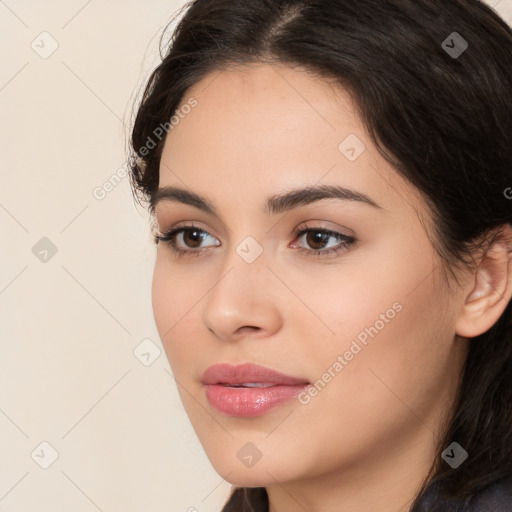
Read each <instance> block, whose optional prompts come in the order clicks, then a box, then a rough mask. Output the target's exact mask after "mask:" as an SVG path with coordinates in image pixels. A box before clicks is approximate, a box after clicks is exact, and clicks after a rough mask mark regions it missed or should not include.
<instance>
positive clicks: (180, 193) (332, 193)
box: [150, 185, 383, 217]
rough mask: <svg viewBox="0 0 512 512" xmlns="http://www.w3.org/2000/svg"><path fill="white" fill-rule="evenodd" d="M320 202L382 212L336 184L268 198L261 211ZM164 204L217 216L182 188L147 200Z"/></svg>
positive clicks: (363, 197)
mask: <svg viewBox="0 0 512 512" xmlns="http://www.w3.org/2000/svg"><path fill="white" fill-rule="evenodd" d="M322 199H342V200H348V201H358V202H361V203H363V204H367V205H370V206H372V207H374V208H378V209H381V210H383V208H382V206H380V205H378V204H377V203H376V202H375V201H374V200H373V199H371V198H370V197H368V196H367V195H365V194H363V193H361V192H357V191H356V190H351V189H349V188H345V187H342V186H338V185H316V186H312V187H305V188H298V189H294V190H291V191H289V192H286V193H284V194H279V195H274V196H270V197H269V198H268V199H267V201H266V203H265V208H264V210H263V211H264V213H265V214H267V215H276V214H278V213H282V212H285V211H287V210H291V209H293V208H296V207H298V206H303V205H307V204H310V203H313V202H316V201H320V200H322ZM163 201H171V202H179V203H183V204H188V205H190V206H194V207H195V208H198V209H199V210H202V211H204V212H206V213H210V214H212V215H215V216H217V217H218V213H217V209H216V208H215V206H214V205H213V204H212V203H211V202H210V201H208V199H206V198H205V197H202V196H200V195H198V194H196V193H195V192H190V191H188V190H185V189H182V188H178V187H171V186H167V187H161V188H159V189H158V190H157V191H156V192H155V193H154V194H153V196H152V197H151V199H150V207H151V209H152V210H154V209H155V207H156V205H157V204H158V203H160V202H163Z"/></svg>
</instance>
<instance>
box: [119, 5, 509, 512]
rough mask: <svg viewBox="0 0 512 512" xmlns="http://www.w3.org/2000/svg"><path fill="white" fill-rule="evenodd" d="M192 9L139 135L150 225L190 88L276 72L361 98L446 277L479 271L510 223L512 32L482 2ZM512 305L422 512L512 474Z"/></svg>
mask: <svg viewBox="0 0 512 512" xmlns="http://www.w3.org/2000/svg"><path fill="white" fill-rule="evenodd" d="M184 8H186V13H185V15H184V16H183V17H182V19H181V20H180V22H179V23H178V25H177V27H176V29H175V30H174V32H173V34H172V37H171V39H170V40H169V41H168V42H167V43H166V44H165V46H166V47H165V51H164V52H163V55H162V48H160V52H161V59H162V62H161V63H160V64H159V65H158V67H157V68H156V69H155V70H154V71H153V72H152V74H151V75H150V77H149V80H148V81H147V83H146V85H145V87H144V89H143V93H142V95H141V97H140V98H139V105H138V108H137V111H136V115H135V117H134V121H133V129H132V133H131V140H130V156H129V168H130V179H131V184H132V188H133V191H134V193H135V195H136V199H138V200H140V199H142V200H144V201H146V202H147V203H148V205H149V210H150V212H151V213H152V214H154V208H153V205H152V202H151V199H152V197H153V196H154V194H155V192H156V190H157V188H158V183H159V165H160V158H161V153H162V148H163V145H164V142H165V137H163V138H162V137H156V138H157V139H158V141H157V142H155V141H154V138H155V134H156V133H159V132H158V127H159V126H168V125H169V124H167V125H165V123H166V122H167V123H168V121H169V120H170V119H171V117H172V116H173V115H174V113H175V112H176V111H177V109H178V107H179V106H180V102H182V101H184V99H185V95H186V93H187V90H188V89H189V88H190V87H191V86H193V85H194V84H196V83H197V82H198V81H200V80H201V79H202V78H204V77H205V76H206V75H207V74H208V73H211V72H213V71H219V72H220V71H222V70H226V69H228V68H230V67H232V66H244V65H250V64H252V63H273V62H276V63H284V64H286V65H288V66H290V67H293V66H298V67H302V68H303V69H306V70H308V71H309V72H311V73H312V74H315V75H317V76H319V77H324V78H326V79H331V80H332V79H334V80H335V82H336V83H338V84H339V85H340V86H342V87H343V88H345V90H347V91H348V92H349V93H350V95H351V97H352V98H353V100H354V104H355V107H356V109H357V112H358V114H359V116H360V117H361V119H362V121H363V122H364V126H365V128H366V129H367V130H368V134H369V135H370V137H371V140H372V142H373V143H374V144H375V145H376V147H377V148H378V150H379V152H380V153H381V154H382V156H383V157H384V158H385V159H386V160H387V161H388V162H389V163H390V164H391V165H392V166H393V167H394V169H396V171H397V172H398V173H400V174H401V175H402V176H403V177H404V178H405V179H406V180H407V181H408V182H409V183H411V184H412V185H413V186H414V187H415V188H416V189H417V190H418V191H419V192H420V193H421V197H422V198H423V199H424V201H425V203H426V204H427V206H428V209H429V212H430V213H431V218H432V221H433V222H432V226H434V228H433V229H434V236H433V237H432V238H433V239H432V244H433V246H434V247H435V249H436V251H437V252H438V254H439V256H440V257H441V261H442V262H446V265H444V263H443V265H442V268H443V271H444V268H445V266H446V269H447V270H449V271H450V272H451V273H452V275H454V276H455V273H454V269H456V268H457V267H459V266H462V267H463V268H470V267H471V265H472V264H473V263H474V261H475V259H474V254H475V249H476V248H482V247H483V246H484V245H483V244H484V242H485V243H486V244H487V245H486V247H489V246H490V245H491V244H492V243H493V242H494V241H495V240H496V239H497V237H498V236H499V235H500V232H501V230H500V228H502V227H503V226H504V225H506V224H509V225H512V201H511V200H510V199H508V198H507V194H506V192H505V191H506V190H507V189H508V190H512V189H510V188H508V187H511V186H512V135H511V134H512V30H511V28H510V27H509V26H508V25H507V24H506V23H505V21H503V20H502V19H501V18H500V17H499V16H498V15H497V14H496V13H495V12H494V11H493V10H492V9H491V8H490V7H488V6H487V5H485V4H484V3H482V2H481V1H479V0H449V1H446V0H236V1H233V0H196V1H192V2H188V3H187V4H185V6H184ZM180 13H181V11H179V12H178V13H177V14H180ZM173 21H174V18H173ZM453 32H457V33H458V34H459V35H460V36H461V37H462V38H463V39H464V40H465V41H466V42H467V43H468V47H467V49H466V50H465V51H464V52H463V53H462V54H460V55H453V54H449V53H448V51H447V49H445V47H446V43H443V42H445V41H450V38H452V40H453V37H456V36H454V35H453ZM164 34H165V30H164ZM164 34H163V35H164ZM163 35H162V37H163ZM160 44H161V46H162V40H161V41H160ZM449 46H454V43H453V41H450V45H449ZM150 139H152V140H153V145H154V147H153V148H152V149H151V150H150V151H148V150H147V147H148V144H147V143H148V140H150ZM144 147H146V150H145V151H141V148H144ZM445 277H446V274H445ZM511 304H512V302H511V301H509V302H508V304H507V306H506V309H505V311H504V312H503V314H502V315H501V317H500V318H499V320H498V321H497V322H496V323H495V324H494V325H493V326H492V328H491V329H489V330H488V331H487V332H485V333H483V334H481V335H479V336H476V337H474V338H471V339H470V342H469V350H468V353H467V359H466V361H465V365H464V368H463V371H462V374H461V376H460V380H459V383H458V389H457V396H456V397H455V399H454V405H453V407H452V409H451V410H450V416H449V422H447V424H446V425H445V426H444V430H443V432H442V435H440V439H439V446H438V452H437V455H438V456H437V457H436V459H435V460H434V461H433V464H432V467H431V469H430V471H429V474H428V475H427V476H426V478H425V480H424V482H423V486H422V488H421V491H420V492H419V493H418V495H417V496H416V499H415V501H414V503H413V505H412V508H411V510H416V507H417V506H418V503H419V499H420V497H421V496H422V494H423V493H424V492H425V490H426V488H427V485H428V484H432V485H434V484H436V485H441V484H442V492H440V493H439V494H438V495H437V496H436V499H435V501H434V502H433V503H432V506H431V507H430V508H429V510H430V511H431V512H436V511H437V510H441V508H442V505H443V503H445V501H444V500H446V499H448V498H450V497H458V498H461V501H459V502H458V503H461V505H460V506H461V507H462V508H454V509H453V510H454V511H455V510H460V511H462V510H464V509H465V505H466V504H470V503H471V500H472V499H473V498H474V495H475V494H477V493H478V492H479V491H480V490H482V489H484V488H485V487H487V486H489V485H491V484H492V483H494V482H497V481H498V480H500V479H501V478H505V477H507V478H510V477H511V476H512V385H511V384H512V378H511V377H512V310H511V307H512V306H511ZM452 441H456V442H457V443H459V444H460V445H461V446H462V447H463V448H464V449H465V450H466V451H467V452H468V454H469V457H468V459H467V460H466V461H465V462H464V463H463V464H462V465H461V466H460V467H458V468H457V469H452V468H451V467H449V466H448V465H447V464H445V463H443V462H442V461H441V453H442V451H443V450H444V449H445V448H446V447H447V446H448V445H449V444H450V443H451V442H452ZM232 498H233V499H232V500H230V503H229V504H227V505H226V508H225V509H224V510H225V511H226V512H228V511H233V512H234V511H252V510H267V508H266V507H267V506H268V499H267V496H266V492H265V489H264V488H238V489H236V490H235V491H234V492H233V494H232Z"/></svg>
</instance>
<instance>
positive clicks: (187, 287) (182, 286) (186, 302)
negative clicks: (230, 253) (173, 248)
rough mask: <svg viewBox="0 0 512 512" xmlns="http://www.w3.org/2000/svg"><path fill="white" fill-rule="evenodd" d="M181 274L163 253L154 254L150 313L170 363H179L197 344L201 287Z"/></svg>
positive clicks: (202, 293)
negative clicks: (195, 333)
mask: <svg viewBox="0 0 512 512" xmlns="http://www.w3.org/2000/svg"><path fill="white" fill-rule="evenodd" d="M183 274H184V273H183V272H179V271H176V270H173V268H172V266H171V265H169V262H168V261H166V256H165V254H164V255H158V256H157V259H156V262H155V267H154V272H153V282H152V288H151V297H152V307H153V316H154V319H155V324H156V327H157V330H158V333H159V336H160V340H161V341H162V344H163V347H164V349H165V351H166V354H167V358H168V359H169V362H170V364H171V366H174V364H175V362H177V363H179V366H181V360H182V358H184V357H186V356H187V354H193V353H194V350H196V349H197V346H196V345H197V344H198V343H199V341H198V337H197V336H195V335H194V329H195V330H196V331H197V326H198V320H197V311H198V309H197V306H199V304H198V303H199V302H200V299H201V297H202V296H203V295H204V290H203V289H202V287H201V284H200V282H199V280H197V279H193V278H190V276H188V275H187V277H186V278H185V277H184V275H183ZM180 341H186V343H181V342H180ZM183 364H184V363H183ZM173 369H174V368H173Z"/></svg>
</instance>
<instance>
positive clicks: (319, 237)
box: [308, 231, 328, 249]
mask: <svg viewBox="0 0 512 512" xmlns="http://www.w3.org/2000/svg"><path fill="white" fill-rule="evenodd" d="M309 235H312V236H311V238H312V241H310V240H308V244H309V245H310V246H311V247H312V248H313V249H321V248H322V247H315V244H318V243H319V244H320V245H321V246H322V245H323V244H324V243H325V241H324V240H323V239H324V237H326V236H328V235H327V234H326V233H321V232H319V231H310V232H309Z"/></svg>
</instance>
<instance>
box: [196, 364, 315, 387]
mask: <svg viewBox="0 0 512 512" xmlns="http://www.w3.org/2000/svg"><path fill="white" fill-rule="evenodd" d="M202 382H203V384H222V385H225V386H233V387H240V386H243V387H270V386H297V385H303V384H309V381H308V380H307V379H303V378H297V377H290V376H288V375H284V374H283V373H279V372H276V371H275V370H271V369H270V368H266V367H265V366H259V365H255V364H251V363H245V364H240V365H237V366H233V365H229V364H216V365H213V366H210V368H208V369H207V370H206V371H205V372H204V374H203V377H202ZM247 384H252V386H245V385H247ZM255 384H259V386H255Z"/></svg>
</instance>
